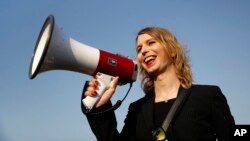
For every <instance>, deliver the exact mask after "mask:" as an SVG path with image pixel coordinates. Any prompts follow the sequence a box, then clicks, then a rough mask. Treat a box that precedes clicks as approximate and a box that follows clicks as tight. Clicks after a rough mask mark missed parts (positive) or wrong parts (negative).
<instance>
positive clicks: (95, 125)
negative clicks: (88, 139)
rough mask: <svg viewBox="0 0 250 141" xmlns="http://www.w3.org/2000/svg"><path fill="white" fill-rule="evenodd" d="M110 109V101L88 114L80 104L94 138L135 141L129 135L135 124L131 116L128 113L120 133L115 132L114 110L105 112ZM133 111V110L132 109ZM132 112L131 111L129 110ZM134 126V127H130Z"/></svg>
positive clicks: (101, 140)
mask: <svg viewBox="0 0 250 141" xmlns="http://www.w3.org/2000/svg"><path fill="white" fill-rule="evenodd" d="M86 84H87V82H86V83H85V86H84V88H83V92H84V91H85V89H86ZM84 97H85V96H84V93H83V94H82V98H81V100H82V99H83V98H84ZM111 107H112V103H111V101H109V102H108V103H106V104H105V105H103V106H101V107H98V108H93V109H92V110H91V111H90V112H86V108H85V107H84V105H83V104H82V102H81V108H82V112H83V113H84V115H86V117H87V120H88V122H89V125H90V128H91V130H92V132H93V133H94V135H95V136H96V138H97V140H98V141H135V140H134V137H133V135H132V134H131V133H133V134H134V132H133V131H132V130H133V129H134V128H133V127H134V126H135V124H133V123H132V121H134V120H133V115H132V114H129V113H131V112H129V113H128V115H127V118H126V120H125V125H124V128H123V130H122V132H121V133H119V132H118V130H117V121H116V117H115V112H114V110H110V111H107V112H103V111H106V110H107V109H110V108H111ZM132 109H133V108H132ZM131 111H133V110H131ZM131 125H134V126H131Z"/></svg>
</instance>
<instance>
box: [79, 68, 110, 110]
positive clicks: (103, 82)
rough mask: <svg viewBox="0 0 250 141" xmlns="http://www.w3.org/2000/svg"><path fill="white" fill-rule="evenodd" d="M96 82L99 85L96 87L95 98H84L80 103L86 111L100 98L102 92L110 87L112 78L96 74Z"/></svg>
mask: <svg viewBox="0 0 250 141" xmlns="http://www.w3.org/2000/svg"><path fill="white" fill-rule="evenodd" d="M96 77H97V81H98V82H99V85H98V86H97V90H96V93H97V94H96V96H86V97H85V98H84V99H83V100H82V103H83V105H84V106H85V107H86V109H87V110H89V111H90V110H91V109H92V108H93V107H94V105H95V104H96V102H97V101H98V100H99V99H100V98H101V96H102V94H103V93H104V91H105V90H106V89H107V88H108V87H109V86H110V83H111V81H112V76H110V75H107V74H103V73H97V75H96Z"/></svg>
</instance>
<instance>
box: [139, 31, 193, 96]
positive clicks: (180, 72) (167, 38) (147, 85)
mask: <svg viewBox="0 0 250 141" xmlns="http://www.w3.org/2000/svg"><path fill="white" fill-rule="evenodd" d="M141 34H148V35H150V36H151V37H152V38H154V39H155V40H156V41H158V42H159V43H160V44H161V45H162V46H163V47H165V48H166V52H167V55H168V56H169V57H170V58H171V59H172V62H173V64H174V68H175V72H176V75H177V77H178V79H179V80H180V83H181V85H182V87H184V88H190V87H191V85H192V72H191V69H190V65H189V63H188V57H187V56H186V50H185V48H183V47H182V45H181V44H180V43H179V42H178V41H177V39H176V37H175V36H174V35H173V34H172V33H171V32H170V31H169V30H167V29H165V28H161V27H146V28H144V29H142V30H140V31H139V32H138V34H137V37H136V41H137V39H138V36H139V35H141ZM139 76H140V77H141V86H142V89H143V90H144V92H145V93H147V92H149V91H150V90H151V89H152V88H153V87H154V80H153V78H152V77H151V76H150V75H149V74H148V73H147V71H146V70H145V69H143V67H142V66H141V64H139Z"/></svg>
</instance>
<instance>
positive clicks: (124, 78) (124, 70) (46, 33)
mask: <svg viewBox="0 0 250 141" xmlns="http://www.w3.org/2000/svg"><path fill="white" fill-rule="evenodd" d="M49 70H69V71H75V72H80V73H83V74H88V75H92V76H95V75H96V74H97V73H98V72H101V73H104V74H107V75H111V76H119V82H120V84H126V83H129V82H134V81H136V77H137V64H136V63H135V61H133V60H132V59H130V58H126V57H124V56H121V55H117V54H112V53H109V52H107V51H104V50H100V49H97V48H93V47H90V46H88V45H86V44H83V43H80V42H78V41H76V40H74V39H72V38H70V37H68V36H66V35H65V34H63V32H62V31H61V29H60V28H59V27H58V26H57V25H56V24H55V21H54V16H53V15H49V16H48V17H47V19H46V20H45V22H44V24H43V27H42V29H41V31H40V34H39V37H38V39H37V42H36V46H35V49H34V52H33V55H32V60H31V64H30V68H29V78H30V79H33V78H35V77H36V75H37V74H39V73H42V72H45V71H49Z"/></svg>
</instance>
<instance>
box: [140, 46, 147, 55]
mask: <svg viewBox="0 0 250 141" xmlns="http://www.w3.org/2000/svg"><path fill="white" fill-rule="evenodd" d="M141 53H142V55H146V54H147V53H148V49H147V47H146V46H144V47H142V49H141Z"/></svg>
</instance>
